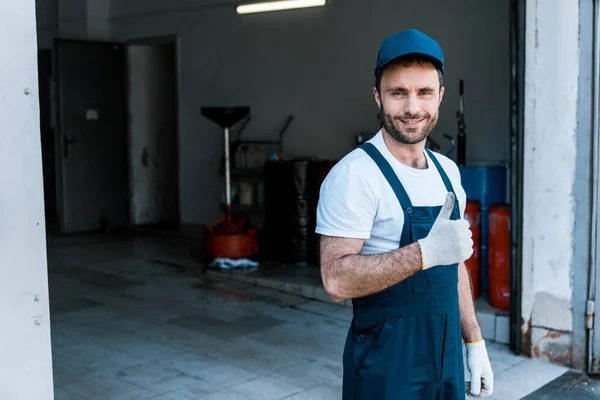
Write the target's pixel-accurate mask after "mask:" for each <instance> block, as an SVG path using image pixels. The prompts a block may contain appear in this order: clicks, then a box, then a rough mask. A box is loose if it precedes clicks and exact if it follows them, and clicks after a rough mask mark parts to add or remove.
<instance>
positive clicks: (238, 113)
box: [202, 107, 257, 259]
mask: <svg viewBox="0 0 600 400" xmlns="http://www.w3.org/2000/svg"><path fill="white" fill-rule="evenodd" d="M249 113H250V108H249V107H203V108H202V115H203V116H204V117H206V118H208V119H209V120H211V121H212V122H214V123H216V124H217V125H219V126H220V127H222V128H223V131H224V140H225V151H224V155H225V199H226V200H225V201H226V203H225V218H224V219H219V220H217V221H215V222H214V223H213V224H211V226H210V228H209V232H208V233H207V235H206V245H207V252H208V256H209V257H211V258H230V259H238V258H248V257H251V256H252V255H253V254H254V253H256V251H257V248H256V247H257V246H256V239H255V235H254V232H252V231H248V230H247V229H244V225H243V222H244V221H234V219H233V218H232V215H231V172H230V159H229V133H230V129H231V128H232V126H233V125H235V124H236V123H237V122H239V121H240V120H242V119H243V118H245V117H246V116H248V114H249Z"/></svg>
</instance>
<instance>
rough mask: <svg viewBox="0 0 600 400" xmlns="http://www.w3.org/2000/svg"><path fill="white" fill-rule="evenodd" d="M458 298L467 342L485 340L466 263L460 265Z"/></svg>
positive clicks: (461, 322)
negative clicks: (478, 319)
mask: <svg viewBox="0 0 600 400" xmlns="http://www.w3.org/2000/svg"><path fill="white" fill-rule="evenodd" d="M458 297H459V308H460V324H461V327H462V335H463V339H464V341H465V342H475V341H477V340H481V339H483V337H482V335H481V327H480V326H479V322H478V321H477V314H476V313H475V304H474V303H473V290H472V287H471V277H470V276H469V271H467V267H466V265H465V263H460V264H458Z"/></svg>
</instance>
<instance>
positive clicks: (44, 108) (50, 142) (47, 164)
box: [38, 49, 58, 232]
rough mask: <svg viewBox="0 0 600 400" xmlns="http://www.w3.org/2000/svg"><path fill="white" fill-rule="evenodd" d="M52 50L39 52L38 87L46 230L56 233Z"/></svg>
mask: <svg viewBox="0 0 600 400" xmlns="http://www.w3.org/2000/svg"><path fill="white" fill-rule="evenodd" d="M51 81H52V50H50V49H45V50H40V51H38V87H39V101H40V139H41V145H42V168H43V182H44V215H45V216H46V229H47V230H48V231H49V232H56V231H57V229H58V215H57V205H56V156H55V153H56V147H55V146H56V145H55V140H54V129H53V128H52V126H53V124H52V89H51Z"/></svg>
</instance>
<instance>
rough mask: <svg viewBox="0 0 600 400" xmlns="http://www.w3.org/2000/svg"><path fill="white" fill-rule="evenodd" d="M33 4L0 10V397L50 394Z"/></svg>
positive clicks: (40, 399) (42, 399) (46, 398)
mask: <svg viewBox="0 0 600 400" xmlns="http://www.w3.org/2000/svg"><path fill="white" fill-rule="evenodd" d="M35 11H36V10H35V2H34V1H33V0H28V1H14V2H8V1H4V2H3V7H2V12H0V49H2V62H1V63H0V77H2V78H0V132H2V133H1V134H0V171H2V172H1V173H0V188H2V191H1V194H0V277H1V279H0V316H1V321H0V338H1V339H0V340H1V341H2V345H0V371H2V373H0V399H11V400H32V399H35V400H52V399H53V398H54V396H53V384H52V358H51V345H50V318H49V301H48V276H47V263H46V242H45V238H46V236H45V223H44V205H43V192H42V190H43V184H42V155H41V145H40V126H39V104H38V77H37V54H36V51H37V48H36V47H37V45H36V18H35Z"/></svg>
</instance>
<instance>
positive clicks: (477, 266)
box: [465, 200, 481, 298]
mask: <svg viewBox="0 0 600 400" xmlns="http://www.w3.org/2000/svg"><path fill="white" fill-rule="evenodd" d="M465 219H466V220H467V221H469V224H470V225H471V232H472V233H473V255H472V256H471V258H469V259H468V260H467V261H465V265H466V266H467V270H468V271H469V275H471V283H472V284H473V297H474V298H478V297H479V296H480V295H481V255H480V249H481V204H480V203H479V202H478V201H476V200H467V204H466V206H465Z"/></svg>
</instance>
